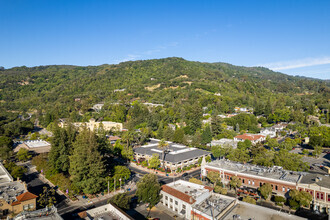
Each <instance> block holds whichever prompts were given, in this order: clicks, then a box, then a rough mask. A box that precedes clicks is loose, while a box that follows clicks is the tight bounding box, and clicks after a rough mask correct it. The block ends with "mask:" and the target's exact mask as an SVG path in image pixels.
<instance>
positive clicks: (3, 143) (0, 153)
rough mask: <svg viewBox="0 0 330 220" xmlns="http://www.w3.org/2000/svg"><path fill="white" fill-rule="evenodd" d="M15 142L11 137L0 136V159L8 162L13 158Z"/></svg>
mask: <svg viewBox="0 0 330 220" xmlns="http://www.w3.org/2000/svg"><path fill="white" fill-rule="evenodd" d="M12 146H13V141H12V139H11V138H9V137H5V136H0V158H1V159H2V160H7V159H9V157H10V156H11V150H12Z"/></svg>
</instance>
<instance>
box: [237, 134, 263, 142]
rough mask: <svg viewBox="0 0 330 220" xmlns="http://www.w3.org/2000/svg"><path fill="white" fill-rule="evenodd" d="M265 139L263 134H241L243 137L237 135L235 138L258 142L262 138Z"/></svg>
mask: <svg viewBox="0 0 330 220" xmlns="http://www.w3.org/2000/svg"><path fill="white" fill-rule="evenodd" d="M263 137H265V136H264V135H261V134H241V135H237V136H236V137H235V138H238V139H243V140H250V141H256V140H258V139H260V138H263Z"/></svg>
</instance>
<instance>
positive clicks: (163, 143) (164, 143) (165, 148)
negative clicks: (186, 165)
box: [157, 140, 168, 168]
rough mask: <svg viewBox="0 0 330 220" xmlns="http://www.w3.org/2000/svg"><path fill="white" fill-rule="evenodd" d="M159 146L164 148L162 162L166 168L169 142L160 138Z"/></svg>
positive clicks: (161, 148)
mask: <svg viewBox="0 0 330 220" xmlns="http://www.w3.org/2000/svg"><path fill="white" fill-rule="evenodd" d="M157 148H158V149H160V150H162V162H163V167H164V168H165V163H164V160H165V153H166V151H167V150H168V143H167V142H166V141H165V140H160V141H159V142H158V146H157Z"/></svg>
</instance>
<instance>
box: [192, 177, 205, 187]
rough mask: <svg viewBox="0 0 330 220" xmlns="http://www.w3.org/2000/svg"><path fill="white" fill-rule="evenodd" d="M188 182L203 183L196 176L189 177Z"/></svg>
mask: <svg viewBox="0 0 330 220" xmlns="http://www.w3.org/2000/svg"><path fill="white" fill-rule="evenodd" d="M189 182H191V183H196V184H199V185H203V182H202V181H201V180H199V179H196V178H194V177H192V178H190V179H189Z"/></svg>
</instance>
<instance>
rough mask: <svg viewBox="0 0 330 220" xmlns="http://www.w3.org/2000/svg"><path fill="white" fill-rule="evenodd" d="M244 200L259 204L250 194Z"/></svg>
mask: <svg viewBox="0 0 330 220" xmlns="http://www.w3.org/2000/svg"><path fill="white" fill-rule="evenodd" d="M243 202H247V203H251V204H253V205H256V204H257V202H256V200H255V199H254V198H252V197H250V196H245V197H244V198H243Z"/></svg>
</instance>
